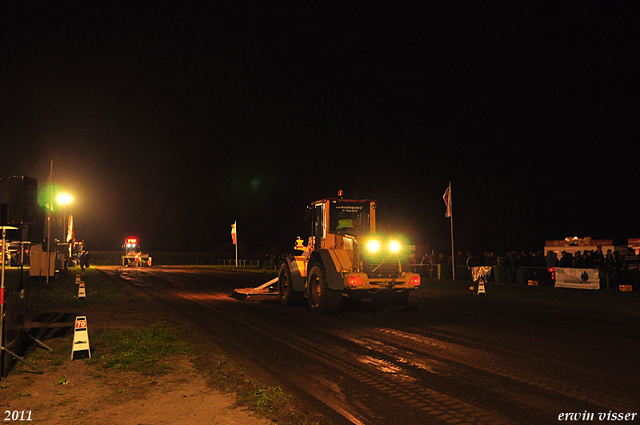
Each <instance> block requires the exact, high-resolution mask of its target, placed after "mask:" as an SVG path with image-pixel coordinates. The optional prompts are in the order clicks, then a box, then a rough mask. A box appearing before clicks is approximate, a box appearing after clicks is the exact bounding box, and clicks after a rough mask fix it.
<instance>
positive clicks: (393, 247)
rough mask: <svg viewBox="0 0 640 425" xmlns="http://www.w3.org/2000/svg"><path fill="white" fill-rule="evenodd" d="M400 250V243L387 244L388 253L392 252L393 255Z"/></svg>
mask: <svg viewBox="0 0 640 425" xmlns="http://www.w3.org/2000/svg"><path fill="white" fill-rule="evenodd" d="M401 249H402V245H400V242H398V241H390V242H389V251H391V252H393V253H394V254H395V253H396V252H400V250H401Z"/></svg>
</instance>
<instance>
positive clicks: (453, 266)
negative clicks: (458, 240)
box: [449, 181, 456, 280]
mask: <svg viewBox="0 0 640 425" xmlns="http://www.w3.org/2000/svg"><path fill="white" fill-rule="evenodd" d="M449 203H450V205H451V215H450V216H449V220H450V221H451V276H452V277H453V280H456V250H455V248H454V245H453V195H452V191H451V181H449Z"/></svg>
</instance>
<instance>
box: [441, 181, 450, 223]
mask: <svg viewBox="0 0 640 425" xmlns="http://www.w3.org/2000/svg"><path fill="white" fill-rule="evenodd" d="M442 199H444V204H445V205H446V206H447V211H445V213H444V216H445V217H447V218H448V217H451V214H452V211H451V185H449V187H447V190H445V191H444V195H442Z"/></svg>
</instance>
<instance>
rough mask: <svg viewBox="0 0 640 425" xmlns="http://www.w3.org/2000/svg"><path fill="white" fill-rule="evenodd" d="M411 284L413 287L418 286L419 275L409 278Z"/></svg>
mask: <svg viewBox="0 0 640 425" xmlns="http://www.w3.org/2000/svg"><path fill="white" fill-rule="evenodd" d="M411 284H412V285H414V286H419V285H420V275H417V276H414V277H412V278H411Z"/></svg>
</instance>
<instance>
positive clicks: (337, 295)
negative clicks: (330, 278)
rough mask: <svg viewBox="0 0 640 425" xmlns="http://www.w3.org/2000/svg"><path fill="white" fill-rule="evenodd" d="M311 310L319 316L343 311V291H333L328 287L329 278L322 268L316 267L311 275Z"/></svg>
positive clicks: (309, 297)
mask: <svg viewBox="0 0 640 425" xmlns="http://www.w3.org/2000/svg"><path fill="white" fill-rule="evenodd" d="M308 300H309V308H311V311H313V312H315V313H318V314H332V313H339V312H340V310H342V303H343V297H342V292H341V291H333V290H331V289H329V287H328V286H327V276H326V274H325V272H324V270H323V269H322V268H320V267H319V266H315V267H314V268H312V269H311V273H310V274H309V296H308Z"/></svg>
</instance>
